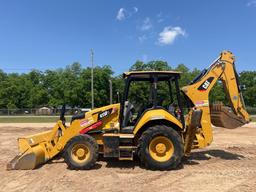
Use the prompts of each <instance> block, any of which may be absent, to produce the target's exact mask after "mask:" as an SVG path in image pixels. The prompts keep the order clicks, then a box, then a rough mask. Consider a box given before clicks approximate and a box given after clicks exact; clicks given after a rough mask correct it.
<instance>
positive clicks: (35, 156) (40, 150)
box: [7, 131, 52, 170]
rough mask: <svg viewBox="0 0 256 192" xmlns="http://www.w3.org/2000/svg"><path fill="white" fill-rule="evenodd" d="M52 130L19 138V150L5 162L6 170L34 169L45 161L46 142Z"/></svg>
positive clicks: (46, 158)
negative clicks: (17, 153)
mask: <svg viewBox="0 0 256 192" xmlns="http://www.w3.org/2000/svg"><path fill="white" fill-rule="evenodd" d="M51 135H52V131H45V132H43V133H39V134H35V135H31V136H28V137H24V138H19V139H18V143H19V151H20V154H19V155H17V156H16V157H15V158H14V159H12V160H11V161H10V162H9V163H8V164H7V170H14V169H34V168H36V167H37V166H38V165H40V164H43V163H45V162H46V161H47V160H48V159H49V156H48V153H47V142H49V140H50V138H51Z"/></svg>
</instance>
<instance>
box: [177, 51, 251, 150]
mask: <svg viewBox="0 0 256 192" xmlns="http://www.w3.org/2000/svg"><path fill="white" fill-rule="evenodd" d="M234 62H235V58H234V56H233V54H232V53H231V52H229V51H223V52H222V53H221V54H220V56H219V57H218V58H217V59H216V60H215V61H214V62H213V63H212V64H211V65H210V67H209V68H208V69H206V70H203V71H202V73H201V74H200V75H199V76H198V77H196V78H195V79H194V80H193V81H192V82H191V83H190V84H189V85H187V86H185V87H183V88H182V89H181V90H182V91H183V92H184V94H185V95H186V96H187V97H188V99H189V100H190V101H191V103H192V105H193V106H194V107H196V108H197V109H201V110H202V118H201V128H200V131H199V132H198V133H197V134H196V141H197V142H196V143H195V147H196V148H203V147H206V146H207V145H209V144H210V143H211V142H212V127H211V123H212V120H211V111H210V105H209V93H210V91H211V90H212V88H213V87H214V85H215V84H216V83H217V81H218V80H221V81H222V82H223V86H224V89H225V92H226V95H227V97H228V99H229V101H230V106H231V108H232V109H233V111H234V114H233V116H232V115H231V114H226V115H228V117H232V118H237V119H239V121H240V122H242V123H241V124H245V123H246V122H249V120H250V117H249V114H248V113H247V112H246V109H245V106H244V103H243V97H242V94H241V92H240V89H239V84H238V75H237V73H236V70H235V65H234ZM218 115H219V114H218ZM218 117H219V116H218ZM218 117H217V118H218ZM224 120H226V121H227V118H226V119H224ZM230 122H231V123H232V122H233V121H232V119H231V121H230ZM187 123H188V124H189V123H190V122H187ZM226 125H227V124H226ZM230 125H231V124H230ZM239 125H240V124H239ZM227 126H229V125H227ZM232 126H233V127H236V125H234V124H233V125H232Z"/></svg>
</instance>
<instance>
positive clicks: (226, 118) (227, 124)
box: [210, 104, 246, 129]
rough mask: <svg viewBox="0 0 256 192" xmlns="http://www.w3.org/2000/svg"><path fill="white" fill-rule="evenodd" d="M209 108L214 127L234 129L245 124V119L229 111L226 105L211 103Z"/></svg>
mask: <svg viewBox="0 0 256 192" xmlns="http://www.w3.org/2000/svg"><path fill="white" fill-rule="evenodd" d="M210 110H211V122H212V124H213V125H214V126H216V127H224V128H228V129H234V128H237V127H240V126H242V125H244V124H246V121H245V120H244V119H243V118H241V117H239V116H237V115H235V114H234V113H233V112H230V110H229V109H228V107H225V106H223V104H213V105H211V107H210Z"/></svg>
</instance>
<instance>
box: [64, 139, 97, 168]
mask: <svg viewBox="0 0 256 192" xmlns="http://www.w3.org/2000/svg"><path fill="white" fill-rule="evenodd" d="M98 151H99V147H98V144H97V142H96V141H95V139H94V138H93V137H91V136H90V135H78V136H75V137H73V138H72V139H71V140H70V141H69V142H68V143H67V144H66V147H65V152H64V161H65V162H66V164H67V165H68V168H69V169H76V170H79V169H81V170H85V169H91V168H92V167H93V166H94V165H95V163H96V161H97V159H98Z"/></svg>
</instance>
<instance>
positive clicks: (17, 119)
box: [0, 116, 256, 123]
mask: <svg viewBox="0 0 256 192" xmlns="http://www.w3.org/2000/svg"><path fill="white" fill-rule="evenodd" d="M251 119H252V121H253V122H256V116H252V117H251ZM58 120H59V117H58V116H0V123H54V122H57V121H58ZM70 120H71V116H67V117H66V121H67V122H70Z"/></svg>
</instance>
